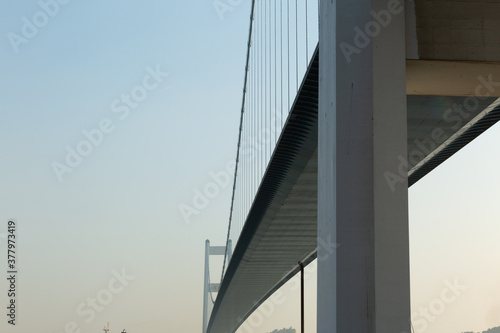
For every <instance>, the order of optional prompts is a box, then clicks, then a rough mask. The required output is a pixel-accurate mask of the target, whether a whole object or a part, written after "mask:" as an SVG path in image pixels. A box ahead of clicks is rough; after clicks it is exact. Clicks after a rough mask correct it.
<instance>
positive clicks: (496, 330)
mask: <svg viewBox="0 0 500 333" xmlns="http://www.w3.org/2000/svg"><path fill="white" fill-rule="evenodd" d="M462 333H476V332H472V331H470V332H462ZM477 333H500V326H498V327H493V328H490V329H489V330H487V331H483V332H477Z"/></svg>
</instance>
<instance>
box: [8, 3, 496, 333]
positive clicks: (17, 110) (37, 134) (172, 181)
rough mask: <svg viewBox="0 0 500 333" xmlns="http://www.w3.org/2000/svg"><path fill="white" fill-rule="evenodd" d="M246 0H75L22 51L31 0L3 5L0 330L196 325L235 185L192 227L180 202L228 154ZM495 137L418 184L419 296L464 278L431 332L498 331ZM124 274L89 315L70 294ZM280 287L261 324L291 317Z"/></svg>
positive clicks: (415, 274)
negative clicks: (14, 265) (12, 238)
mask: <svg viewBox="0 0 500 333" xmlns="http://www.w3.org/2000/svg"><path fill="white" fill-rule="evenodd" d="M249 5H250V1H243V2H242V3H241V4H240V5H237V6H235V7H234V10H233V11H231V12H227V13H226V14H225V16H224V20H221V19H220V18H219V16H218V15H217V13H216V11H215V10H214V7H213V4H212V1H205V0H204V1H199V0H194V1H148V2H146V3H144V2H142V3H141V2H139V1H107V2H104V3H103V2H100V1H85V2H83V1H71V2H69V3H68V4H66V5H60V8H59V12H58V13H57V14H56V15H55V16H54V17H51V18H50V19H49V20H48V23H47V25H46V26H44V27H43V28H40V29H39V31H38V33H37V34H36V36H34V37H33V38H31V39H29V41H28V43H26V44H22V45H19V52H18V53H15V52H14V50H13V48H12V46H11V44H10V42H9V39H8V34H9V33H10V32H13V33H16V34H19V35H21V29H22V27H23V21H22V18H23V17H27V18H29V19H30V20H32V17H33V15H34V14H36V13H37V12H39V11H40V6H39V4H38V3H37V1H25V0H22V1H17V2H8V3H2V4H1V5H0V35H1V36H3V37H2V38H1V39H0V40H1V42H0V59H1V61H0V68H1V70H0V72H1V73H2V76H1V78H0V90H1V91H2V98H1V99H0V151H1V152H2V157H3V158H2V163H0V173H1V174H2V177H1V178H2V181H1V182H0V232H5V229H6V223H7V221H8V220H9V219H11V218H14V219H16V221H17V222H18V225H19V227H18V231H19V243H18V252H19V255H18V264H19V272H20V273H19V286H18V288H19V297H18V304H19V308H18V320H17V325H16V326H15V327H12V326H11V325H7V323H6V319H5V316H4V315H2V318H3V319H2V321H0V331H2V332H29V331H37V332H44V333H56V332H57V333H60V332H64V331H65V326H66V325H67V324H68V323H70V326H71V322H74V323H75V324H76V325H77V327H78V328H80V329H81V330H82V332H98V331H100V329H102V326H103V325H104V324H105V323H106V322H108V321H109V322H110V326H111V332H121V330H122V329H123V328H127V332H128V333H138V332H147V331H149V332H167V331H172V332H174V331H175V332H199V331H200V330H201V316H202V313H201V306H202V282H203V275H202V274H203V259H204V241H205V239H207V238H208V239H210V240H211V242H212V244H213V245H222V244H223V243H224V241H225V236H226V230H227V229H226V228H227V219H228V213H229V203H230V187H231V186H227V187H224V188H223V189H222V190H221V193H220V195H218V196H216V197H215V198H214V199H212V200H210V203H209V204H208V206H207V207H206V208H204V209H203V210H201V212H200V214H199V215H197V216H193V218H192V219H191V221H190V222H191V223H189V224H187V223H186V221H185V220H184V219H183V217H182V215H181V214H180V212H179V209H178V207H179V204H181V203H186V204H190V203H191V200H192V198H193V191H194V190H195V189H201V188H203V186H204V185H205V184H207V183H208V182H210V181H211V178H210V176H209V173H210V172H220V171H223V170H225V168H226V164H227V163H228V162H229V161H231V160H232V159H234V157H235V148H236V140H237V130H238V124H239V113H240V103H241V92H242V84H243V74H244V63H245V56H246V46H247V35H248V24H249V11H250V9H249ZM157 66H159V68H160V69H161V71H164V72H168V73H169V76H168V77H166V78H164V79H163V82H161V83H159V84H158V87H157V88H155V89H153V90H152V91H150V92H149V94H148V96H147V97H146V98H145V99H144V101H142V102H141V103H140V104H139V106H138V107H137V108H136V109H135V110H132V111H131V112H130V115H129V116H128V117H127V118H126V119H123V120H121V119H120V118H119V114H117V113H114V112H113V111H112V110H111V104H112V102H113V101H114V100H115V99H116V98H120V96H121V95H122V94H130V93H131V90H133V89H134V88H135V87H137V86H140V85H142V84H143V79H144V77H145V75H147V74H148V70H147V69H146V68H148V67H150V68H152V69H155V68H156V67H157ZM151 82H152V81H151ZM103 119H110V121H111V122H112V124H113V125H114V126H115V128H114V130H113V132H112V133H109V134H105V135H104V136H103V139H102V143H100V144H99V145H98V146H96V147H94V148H93V151H92V153H90V154H89V155H88V156H86V157H84V158H83V160H82V162H81V164H80V165H78V166H77V167H76V168H74V170H73V172H72V173H66V174H64V175H63V181H62V182H59V181H58V178H57V176H56V174H55V173H54V171H53V169H52V166H51V164H52V163H53V162H54V161H57V162H60V163H63V162H64V159H65V157H66V154H67V152H66V146H70V147H71V148H73V149H76V146H77V145H78V143H79V142H80V141H81V140H83V139H85V137H84V135H83V134H82V130H85V129H86V130H91V129H93V128H96V127H98V126H99V123H100V122H101V120H103ZM499 139H500V130H499V129H498V127H494V128H493V129H492V130H491V131H489V132H487V133H486V134H485V135H483V137H481V138H480V139H478V140H477V142H474V143H473V144H471V145H469V146H468V147H467V148H466V149H464V150H463V151H462V152H460V153H459V154H457V155H456V156H454V157H453V158H452V159H450V161H448V162H447V163H445V164H444V165H443V166H441V167H440V168H438V169H437V170H436V171H434V172H433V173H432V174H430V175H429V176H428V177H427V178H425V179H424V180H422V181H421V182H420V183H418V184H416V185H415V186H414V188H412V190H411V191H410V195H411V196H410V208H411V212H410V213H411V215H410V217H411V222H410V223H411V246H412V248H411V250H412V283H413V286H412V287H413V294H412V297H413V304H414V306H415V307H416V309H418V307H419V306H426V305H427V304H429V302H430V301H432V300H433V299H434V298H435V297H439V293H440V291H441V290H442V289H443V288H444V281H445V280H447V279H448V280H453V279H454V278H455V277H457V278H458V279H459V280H460V281H462V280H463V281H464V284H467V287H468V289H467V290H466V291H464V292H463V295H461V296H460V297H458V298H457V301H456V302H454V303H452V304H450V305H448V307H447V308H446V311H445V312H444V313H443V314H442V315H441V316H439V317H438V318H437V319H436V320H435V321H434V322H432V323H430V324H429V327H428V328H427V329H426V332H429V333H433V332H436V333H437V332H439V333H448V332H449V333H454V332H460V331H461V330H464V331H465V330H484V329H486V328H488V327H491V326H498V325H500V321H499V320H498V318H500V301H499V300H500V295H499V294H498V288H497V283H498V281H499V278H500V267H499V266H498V265H499V264H498V262H499V260H498V253H500V246H499V245H498V244H499V242H498V234H499V231H500V230H499V229H500V227H499V224H498V222H497V221H498V218H499V216H500V213H499V212H498V208H497V207H498V205H496V204H495V203H496V200H497V198H498V195H497V192H498V191H497V189H498V188H499V186H500V179H499V177H498V172H497V168H498V165H500V156H497V155H496V151H495V149H493V148H492V147H493V144H492V143H495V142H498V140H499ZM0 241H2V243H1V244H0V251H2V253H4V252H5V251H6V249H5V241H4V240H3V239H0ZM4 257H5V255H4V254H1V255H0V258H4ZM0 267H1V270H2V271H6V269H5V260H3V261H2V262H0ZM122 269H125V271H126V273H127V274H128V275H130V276H134V277H135V279H133V280H130V281H127V282H126V283H127V285H126V286H124V287H123V288H122V290H121V291H120V292H117V293H116V294H115V293H113V294H112V297H113V299H112V300H110V302H109V304H106V305H105V306H103V309H102V311H100V312H98V311H95V318H92V320H89V322H87V321H86V319H89V317H88V316H85V315H81V311H80V314H79V313H78V312H77V311H78V308H79V306H81V304H82V303H83V304H84V307H83V308H80V310H83V311H85V310H88V309H90V307H89V306H87V305H85V303H87V302H88V298H89V297H90V298H96V297H97V296H98V295H101V297H104V296H103V295H107V294H109V292H108V293H107V292H106V290H109V288H110V283H112V284H111V285H112V288H114V289H113V290H116V288H118V287H117V286H118V285H119V283H118V282H117V280H116V277H115V275H116V274H118V273H120V272H122ZM314 280H315V275H314V274H313V273H312V275H311V278H310V279H309V280H308V286H309V287H308V288H309V293H310V295H313V294H314V293H313V292H311V290H313V288H314ZM0 281H1V282H0V288H1V289H0V304H4V303H6V301H7V297H6V296H5V292H6V290H7V284H6V281H5V280H3V279H2V280H0ZM115 282H117V283H116V284H114V283H115ZM293 283H294V282H293V281H292V282H291V284H292V285H293ZM287 288H288V289H287ZM290 288H292V289H293V287H289V286H287V287H285V288H284V293H285V295H287V296H286V297H287V299H288V300H289V302H287V303H286V304H284V305H283V306H282V307H280V310H277V311H276V313H275V315H273V316H272V317H270V318H269V319H267V320H266V323H265V325H262V326H261V327H259V328H258V329H255V332H265V331H266V330H272V329H274V328H282V327H285V326H286V327H289V326H294V327H298V323H297V321H296V318H297V316H295V315H293V316H290V311H292V310H291V309H292V308H293V309H296V306H297V304H298V298H297V297H298V294H297V292H296V291H294V290H289V289H290ZM308 304H310V306H309V307H308V309H309V310H311V311H312V310H314V299H312V300H309V303H308ZM283 309H284V310H283ZM293 311H295V310H293ZM87 313H88V312H87ZM308 318H309V319H308V321H309V324H314V323H313V322H314V320H315V319H314V317H313V314H312V313H311V314H309V317H308ZM314 326H315V325H314Z"/></svg>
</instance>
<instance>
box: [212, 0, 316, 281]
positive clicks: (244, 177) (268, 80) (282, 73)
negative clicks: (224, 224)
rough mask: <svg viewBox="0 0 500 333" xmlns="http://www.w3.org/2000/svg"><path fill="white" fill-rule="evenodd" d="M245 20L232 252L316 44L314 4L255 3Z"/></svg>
mask: <svg viewBox="0 0 500 333" xmlns="http://www.w3.org/2000/svg"><path fill="white" fill-rule="evenodd" d="M250 21H251V23H250V31H249V39H248V53H247V63H246V69H245V70H246V72H245V82H244V88H243V100H242V108H241V121H240V131H239V138H238V152H237V158H236V164H237V166H236V172H235V181H234V188H233V196H232V202H231V210H230V217H229V228H228V237H227V238H228V241H229V240H232V241H233V244H235V248H237V246H238V244H237V240H238V238H239V235H240V233H241V230H242V228H243V225H244V223H245V221H246V218H247V215H248V213H249V211H250V208H251V205H252V203H253V200H254V198H255V195H256V193H257V191H258V189H259V186H260V184H261V180H262V178H263V176H264V174H265V172H266V168H267V166H268V163H269V161H270V159H271V156H272V154H273V151H274V148H275V147H276V144H277V142H278V140H279V137H280V134H281V131H282V129H283V126H284V124H285V121H286V119H287V117H288V114H289V112H290V108H291V107H292V105H293V101H294V100H295V97H296V95H297V91H298V89H299V87H300V84H301V82H302V79H303V77H304V74H305V73H306V70H307V68H308V65H309V62H310V61H311V58H312V56H313V53H314V50H315V48H316V45H317V43H318V1H317V0H254V1H252V10H251V20H250ZM227 265H228V262H227V258H225V260H224V267H223V272H222V276H223V275H224V269H225V268H226V267H227Z"/></svg>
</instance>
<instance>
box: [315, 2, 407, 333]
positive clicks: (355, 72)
mask: <svg viewBox="0 0 500 333" xmlns="http://www.w3.org/2000/svg"><path fill="white" fill-rule="evenodd" d="M404 18H405V11H404V1H403V0H400V1H399V0H336V1H334V0H321V1H320V57H319V61H320V68H319V69H320V83H319V115H318V119H319V148H318V149H319V150H318V159H319V160H318V163H319V164H318V177H319V179H318V186H319V187H318V196H319V197H318V237H319V238H321V241H320V242H319V243H318V323H317V324H318V326H317V330H318V332H319V333H330V332H338V333H354V332H356V333H362V332H376V333H401V332H410V278H409V242H408V188H407V186H406V185H401V184H399V185H401V186H399V187H397V189H396V191H394V192H392V191H391V188H390V187H389V185H388V183H387V181H386V178H385V174H386V171H391V172H394V173H395V174H397V170H398V166H399V164H400V160H399V157H400V156H401V157H403V158H406V155H407V153H406V138H407V134H406V79H405V23H404ZM331 241H335V242H336V243H337V250H336V251H335V252H334V253H330V252H331V251H330V252H329V251H328V250H329V249H325V248H323V247H321V245H320V244H324V242H331Z"/></svg>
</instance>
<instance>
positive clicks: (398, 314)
mask: <svg viewBox="0 0 500 333" xmlns="http://www.w3.org/2000/svg"><path fill="white" fill-rule="evenodd" d="M498 12H500V3H494V2H489V1H474V2H464V1H453V0H447V1H437V0H422V1H416V2H414V1H403V0H401V1H399V0H342V1H323V0H320V1H312V0H311V1H308V0H289V1H287V0H273V1H271V0H254V1H252V4H251V14H250V28H249V36H248V52H247V58H246V64H242V66H244V68H245V79H244V85H243V96H242V106H241V120H240V125H239V136H238V142H237V154H236V170H235V171H236V172H235V178H234V186H233V194H232V200H231V208H230V212H229V223H228V230H227V244H226V245H225V246H224V247H211V246H210V244H209V243H207V245H206V266H205V290H204V296H205V298H204V315H203V317H204V319H203V333H226V332H228V333H229V332H231V333H232V332H235V331H236V330H237V328H238V327H239V326H240V325H241V324H242V323H243V322H244V321H245V319H246V318H248V317H249V316H250V315H251V313H252V312H253V311H254V310H255V309H257V307H258V306H259V305H260V304H262V303H263V302H264V301H265V300H266V299H267V298H268V297H269V296H270V295H272V294H273V292H275V291H276V290H277V289H279V288H280V287H281V286H282V285H283V284H284V283H285V282H286V281H288V280H289V279H290V278H291V277H293V276H294V275H295V274H297V272H298V271H299V270H300V267H299V265H298V264H297V263H298V262H302V263H304V264H305V265H307V264H308V263H310V262H311V261H312V260H314V259H316V258H318V295H317V330H318V332H391V333H392V332H410V331H411V329H410V280H409V243H408V187H410V186H412V185H413V184H415V183H416V182H418V181H419V180H420V179H422V178H423V177H425V176H426V175H427V174H428V173H429V172H431V171H432V170H433V169H434V168H436V167H437V166H439V165H440V164H442V163H443V162H445V161H446V160H447V159H448V158H449V157H450V156H452V155H453V154H454V153H456V152H457V151H458V150H460V149H461V148H463V147H464V146H465V145H467V144H468V143H469V142H471V141H472V140H473V139H474V138H476V137H477V136H479V135H480V134H481V133H483V132H484V131H485V130H487V129H488V128H490V127H491V126H492V125H494V124H495V123H496V122H497V121H498V120H499V119H500V99H499V98H498V97H500V44H499V43H498V40H499V37H500V33H499V31H500V18H499V17H498V15H495V13H498ZM232 243H234V249H233V246H232ZM338 245H341V246H338ZM211 254H212V255H221V256H222V255H223V256H224V264H223V268H222V273H221V278H220V283H210V279H209V278H207V276H209V266H208V258H209V256H210V255H211ZM212 293H216V298H215V299H213V298H212Z"/></svg>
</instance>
